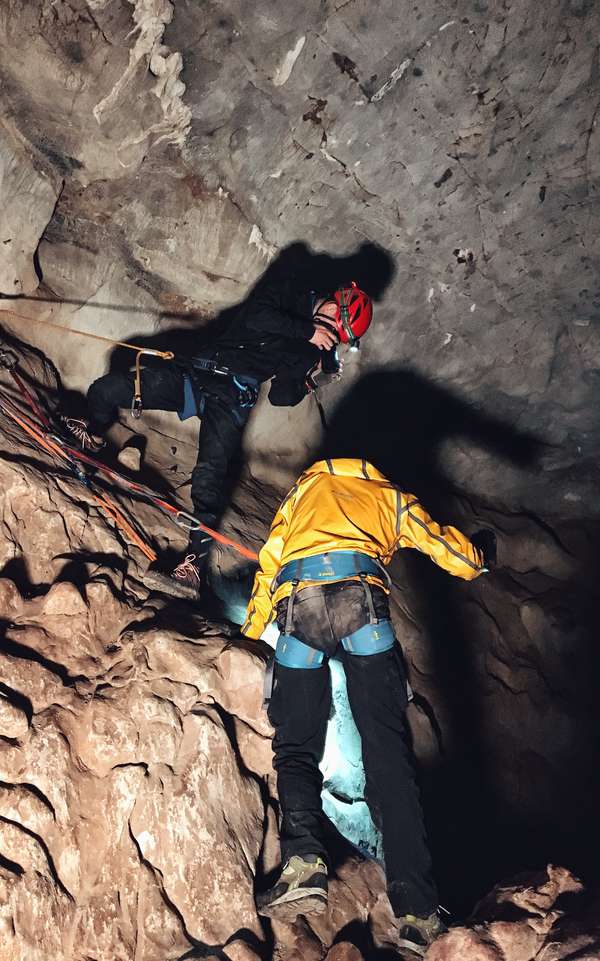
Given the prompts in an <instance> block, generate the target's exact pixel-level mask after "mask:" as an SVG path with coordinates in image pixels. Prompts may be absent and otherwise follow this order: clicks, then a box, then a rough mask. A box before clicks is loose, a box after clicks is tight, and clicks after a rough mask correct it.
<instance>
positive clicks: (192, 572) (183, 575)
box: [173, 554, 200, 582]
mask: <svg viewBox="0 0 600 961" xmlns="http://www.w3.org/2000/svg"><path fill="white" fill-rule="evenodd" d="M195 560H196V555H195V554H187V555H186V556H185V557H184V559H183V560H182V561H181V563H179V564H178V565H177V567H176V568H175V570H174V571H173V577H177V578H178V579H179V580H180V581H187V580H194V581H198V582H199V581H200V572H199V570H198V568H197V567H196V565H195V564H194V561H195Z"/></svg>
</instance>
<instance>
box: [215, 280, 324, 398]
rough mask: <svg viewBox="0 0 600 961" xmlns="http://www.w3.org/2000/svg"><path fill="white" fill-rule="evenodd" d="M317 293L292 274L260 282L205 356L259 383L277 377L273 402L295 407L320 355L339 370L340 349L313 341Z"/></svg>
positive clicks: (271, 393)
mask: <svg viewBox="0 0 600 961" xmlns="http://www.w3.org/2000/svg"><path fill="white" fill-rule="evenodd" d="M314 296H315V294H314V291H311V290H308V289H306V287H305V286H304V285H303V284H302V283H301V282H300V281H299V280H297V279H296V278H294V277H293V276H292V277H289V278H287V279H281V278H279V279H278V281H273V280H271V281H264V282H263V283H259V285H258V286H257V287H256V288H255V290H254V291H253V292H252V294H251V295H250V296H249V298H248V300H247V301H246V302H245V303H244V304H243V305H242V306H241V307H240V308H239V309H238V311H237V313H236V314H235V316H234V317H233V319H232V320H231V322H230V324H229V326H228V328H227V329H226V330H225V331H224V332H223V333H222V334H220V335H219V337H218V338H217V339H216V340H214V341H213V342H212V344H211V345H210V350H209V352H208V353H207V352H204V353H205V355H206V356H210V357H212V358H213V359H215V360H216V361H217V362H218V363H221V364H223V365H225V366H226V367H229V368H230V370H232V371H234V372H235V373H236V374H241V375H244V374H246V375H248V376H250V377H255V378H256V379H257V380H259V381H260V382H263V381H265V380H270V379H271V378H273V382H272V384H271V389H270V390H269V400H270V402H271V403H272V404H274V405H275V406H277V407H288V406H289V407H293V406H295V405H296V404H298V403H300V401H301V400H302V398H303V397H305V396H306V393H307V388H306V378H307V375H308V373H309V372H310V371H311V369H312V368H313V367H314V366H315V364H316V363H317V362H318V361H319V360H320V359H321V360H322V361H323V368H324V369H329V370H335V369H336V360H335V351H326V352H325V351H323V352H322V351H320V350H319V349H318V347H315V346H314V344H310V343H309V340H310V338H311V337H312V336H313V333H314V329H315V328H314V321H313V319H312V314H313V301H314ZM326 355H327V356H326Z"/></svg>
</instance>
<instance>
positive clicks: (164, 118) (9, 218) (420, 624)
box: [0, 0, 600, 899]
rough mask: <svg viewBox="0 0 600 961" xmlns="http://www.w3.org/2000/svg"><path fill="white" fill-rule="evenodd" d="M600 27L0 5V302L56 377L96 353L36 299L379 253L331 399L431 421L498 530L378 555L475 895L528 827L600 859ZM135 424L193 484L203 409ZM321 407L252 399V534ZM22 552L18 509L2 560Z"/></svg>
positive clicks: (441, 472)
mask: <svg viewBox="0 0 600 961" xmlns="http://www.w3.org/2000/svg"><path fill="white" fill-rule="evenodd" d="M599 26H600V15H599V12H598V10H597V8H596V5H595V4H593V3H592V2H588V0H549V2H547V3H545V4H543V5H539V4H538V5H533V4H531V3H529V2H525V0H514V2H508V0H505V2H488V0H473V2H467V0H456V2H454V0H444V2H442V3H440V2H439V0H438V2H434V0H424V2H420V3H418V4H416V3H404V2H402V3H399V2H397V0H396V2H391V0H386V2H381V3H378V4H375V5H373V4H367V3H366V2H364V0H347V2H343V0H338V2H325V3H322V2H317V0H311V2H300V0H290V2H288V3H286V4H275V3H266V2H256V3H253V4H252V9H251V11H249V10H248V7H247V5H242V4H241V3H239V2H238V3H236V2H233V0H232V2H218V3H217V2H205V3H203V4H199V3H196V2H192V0H177V2H176V3H170V2H168V0H88V2H85V0H69V2H67V0H55V2H53V3H50V2H47V0H30V2H28V3H25V4H23V3H20V2H16V0H5V2H4V3H3V4H2V7H1V9H0V102H1V105H2V110H1V113H0V163H1V168H0V169H1V180H0V199H1V201H2V208H1V209H2V218H1V229H2V230H1V236H0V292H1V294H2V301H1V302H0V311H4V312H5V313H0V322H1V323H2V325H3V326H6V327H7V329H10V330H11V331H13V332H14V333H15V334H16V335H18V336H20V337H22V338H24V339H26V340H28V341H30V342H31V343H33V344H35V345H37V346H38V347H39V348H41V349H42V350H43V351H44V352H45V354H46V355H47V356H48V357H49V358H51V359H52V360H53V361H54V363H55V364H56V365H57V367H58V369H59V370H60V374H61V377H62V379H63V383H64V385H65V387H67V388H69V389H71V390H73V391H82V390H84V389H85V387H86V386H87V384H88V383H89V382H90V381H91V380H92V379H93V378H94V377H96V376H98V375H99V374H101V373H102V371H103V370H104V369H105V368H106V365H107V363H108V360H109V351H108V350H107V349H106V348H105V347H104V346H103V345H102V344H99V343H97V342H93V341H88V340H82V339H80V338H78V337H77V336H75V335H72V336H69V337H65V336H62V335H60V334H59V333H58V332H56V331H55V330H53V329H50V328H44V327H42V326H36V325H35V324H34V323H33V322H32V321H33V320H35V319H46V320H51V321H52V322H55V323H58V324H60V325H62V326H65V327H72V328H78V329H84V330H88V331H92V332H95V333H98V334H101V335H103V336H107V337H113V338H118V339H121V340H123V339H127V338H132V337H134V335H138V334H139V335H143V336H153V335H157V334H159V333H164V332H168V331H169V330H171V329H172V328H175V327H179V326H185V325H188V326H190V327H193V326H194V325H198V326H201V327H204V326H205V325H206V324H208V323H210V322H211V320H212V318H213V317H214V316H215V314H218V312H219V311H221V310H223V309H224V308H227V307H229V306H231V305H232V304H235V303H237V302H239V301H241V300H242V299H243V298H244V297H245V296H246V294H247V293H248V291H249V290H250V289H251V287H252V285H253V283H254V282H255V281H256V279H257V278H258V277H259V276H260V275H261V274H262V272H263V271H264V270H265V269H267V268H268V266H269V265H272V264H273V263H275V262H276V261H277V259H278V257H279V256H280V255H281V254H282V252H283V251H284V250H285V249H286V248H287V247H288V246H289V245H290V244H293V243H298V242H299V243H302V244H306V245H307V246H308V247H309V248H310V250H311V251H317V252H318V251H321V252H326V253H327V254H328V255H330V256H332V257H337V258H343V257H346V256H349V255H351V254H353V252H355V251H356V249H357V248H358V247H359V245H360V244H362V243H365V242H372V243H376V244H379V245H380V246H381V247H382V248H383V249H384V250H386V251H387V252H388V253H389V254H390V256H391V257H392V258H393V261H394V265H395V274H394V277H393V279H392V282H391V283H390V285H389V286H388V287H387V289H386V290H385V291H384V292H383V293H382V296H381V297H380V299H379V301H378V302H377V304H376V314H375V321H374V325H373V327H372V330H371V331H370V332H369V336H368V337H367V338H365V341H364V345H363V348H362V349H361V352H360V354H359V355H358V356H353V357H352V358H349V359H348V360H347V364H346V370H345V375H344V378H343V380H342V381H341V383H339V384H338V385H334V386H332V387H330V388H328V389H327V390H326V391H325V392H324V394H323V400H324V403H325V407H326V410H327V414H328V416H331V417H333V418H334V419H335V416H336V410H338V411H340V410H341V411H343V410H344V404H346V403H350V402H351V401H352V398H354V401H355V402H356V403H359V404H361V405H362V407H363V408H365V407H366V409H367V411H368V413H369V416H372V422H373V424H376V425H377V430H378V432H379V434H380V435H381V437H382V438H384V440H385V438H386V437H388V438H389V441H388V443H389V445H390V447H391V448H393V449H394V450H396V447H397V453H398V457H401V458H404V460H405V461H408V462H410V460H411V458H413V457H414V456H415V451H416V450H418V451H419V454H420V456H422V458H423V464H425V465H426V466H427V467H428V469H429V468H430V469H431V477H430V481H431V480H433V481H434V482H435V483H434V484H433V486H434V487H435V486H437V487H438V489H439V491H440V492H441V496H440V497H439V498H438V501H437V502H436V501H435V499H434V505H435V506H436V508H437V509H438V514H439V516H440V517H444V518H446V519H450V520H454V521H455V522H458V523H461V524H463V525H464V526H465V528H466V529H467V530H473V529H474V528H475V527H476V526H480V525H481V524H488V525H491V526H493V527H495V529H496V530H497V531H498V532H499V535H500V549H501V563H502V570H501V571H500V572H499V573H498V575H497V576H495V577H494V578H490V579H489V580H488V581H486V582H485V583H483V584H477V585H473V586H469V585H467V586H463V585H455V584H452V585H450V587H448V585H447V584H444V582H443V581H442V580H441V579H440V578H439V577H437V576H436V574H435V572H433V573H431V572H429V571H428V570H427V569H426V568H425V567H424V566H423V565H419V563H418V559H417V560H416V561H414V560H413V559H412V558H401V559H399V560H398V561H396V562H395V564H394V567H393V568H392V576H393V579H394V585H395V590H394V617H395V622H396V625H397V627H398V628H399V631H400V634H401V637H402V639H403V643H404V647H405V651H406V655H407V660H408V662H409V667H410V669H411V677H412V680H413V681H414V686H415V689H416V691H417V693H418V694H420V696H421V701H420V706H419V705H417V706H415V709H414V711H413V720H412V723H413V729H414V733H415V743H416V746H417V749H418V753H419V755H420V757H421V760H422V762H423V768H424V777H425V783H424V789H425V796H426V801H427V804H428V809H429V810H430V812H431V818H432V827H433V834H432V837H433V841H434V845H435V847H436V851H437V852H438V855H439V862H440V863H441V864H442V874H444V872H446V875H445V882H444V883H447V884H450V882H451V878H452V866H453V864H455V863H456V858H457V857H462V855H463V853H464V849H465V838H468V843H467V844H466V847H467V848H468V852H469V853H468V856H467V857H465V874H468V873H469V871H470V870H471V869H472V878H474V879H475V880H473V883H471V882H470V881H469V878H465V879H463V880H464V885H463V889H462V890H463V892H465V891H466V892H467V894H464V897H465V898H466V899H468V896H470V894H469V892H471V891H472V890H477V891H478V890H479V889H480V888H481V885H482V883H483V879H482V874H481V871H482V870H483V869H484V868H485V870H488V871H489V872H490V875H493V876H490V878H487V879H486V880H489V881H490V882H491V881H493V880H496V877H497V874H495V873H494V872H497V871H500V870H502V869H503V868H504V866H507V867H510V868H511V869H512V868H513V867H515V866H516V865H517V861H518V857H517V855H516V852H518V851H519V850H521V851H522V852H523V858H525V859H527V858H529V859H530V860H531V861H532V862H533V861H535V863H539V859H540V858H541V857H542V856H543V852H546V853H548V852H549V851H550V849H551V848H552V850H553V851H555V853H556V857H557V858H559V859H563V860H565V861H569V859H571V860H572V861H573V863H575V864H576V866H577V867H579V866H583V867H587V868H589V869H591V868H592V866H591V864H590V862H591V860H592V859H591V858H590V856H589V850H590V845H589V839H590V837H591V836H592V835H593V833H594V823H595V814H594V811H595V808H596V806H597V800H598V797H599V796H600V791H599V788H598V784H597V778H596V776H595V775H594V773H593V772H591V771H590V762H589V758H590V756H591V755H592V753H593V751H594V745H595V743H596V730H597V723H598V716H597V704H596V702H597V698H596V693H595V684H594V677H595V672H596V670H597V667H598V662H597V654H596V653H595V651H596V648H595V643H594V641H595V614H594V610H595V608H594V603H595V602H594V596H595V593H596V577H597V575H596V572H597V569H598V551H597V547H596V544H597V533H598V523H597V518H598V508H597V504H598V498H597V496H596V490H597V484H598V468H597V461H598V452H599V447H600V433H599V431H598V410H599V400H600V397H599V394H600V388H599V380H598V368H599V350H600V348H599V341H598V308H599V306H600V297H599V291H598V284H597V276H598V260H599V251H598V244H597V237H598V227H599V218H600V213H599V208H598V202H597V194H598V178H599V173H600V169H599V159H598V147H599V139H598V138H599V133H598V124H597V114H598V106H599V104H600V88H599V84H598V64H599V59H598V45H597V42H596V38H597V36H598V28H599ZM15 295H17V296H16V297H15ZM8 311H12V312H13V314H14V313H18V314H19V318H15V317H14V316H13V317H12V319H11V316H10V314H9V313H7V312H8ZM376 373H377V378H378V379H377V381H376V383H377V384H379V385H381V384H384V383H385V384H386V385H391V386H390V389H389V391H388V388H387V387H386V390H385V391H384V392H383V393H382V395H381V396H382V397H383V400H384V401H385V403H383V404H381V403H379V402H378V397H379V395H378V393H377V391H378V390H379V387H377V388H376V389H375V390H374V391H372V390H370V389H369V390H366V387H365V385H366V386H367V387H369V385H370V384H371V385H372V383H373V381H372V380H369V378H372V377H373V376H374V375H375V374H376ZM464 402H466V403H468V404H469V405H472V406H473V408H474V409H475V410H476V411H477V412H478V414H479V415H481V423H482V424H483V427H482V428H481V429H480V430H479V431H472V432H469V431H466V432H465V431H464V430H463V429H462V427H461V418H462V417H463V416H464V417H467V413H466V408H465V407H463V406H461V405H462V404H463V403H464ZM371 404H372V407H371V406H370V405H371ZM453 405H454V406H453ZM449 410H451V411H453V412H454V413H453V415H452V416H450V415H448V416H447V411H449ZM424 411H425V414H426V416H421V415H422V413H423V412H424ZM417 414H418V416H417V417H415V415H417ZM415 419H416V421H417V424H418V429H416V428H415V427H414V423H415ZM491 419H495V424H494V425H493V426H490V424H491ZM124 422H125V423H126V424H129V426H131V422H130V421H127V419H126V418H124ZM411 422H412V424H413V427H412V428H411V426H410V425H411ZM143 424H144V429H145V430H146V429H148V428H150V427H153V426H158V427H159V429H160V434H157V435H153V437H152V438H151V441H150V445H149V459H150V461H151V462H152V464H153V465H154V466H157V467H158V468H160V469H162V468H164V467H165V466H166V465H168V464H170V462H171V461H170V455H169V448H170V447H171V446H172V445H173V444H175V445H177V447H178V449H179V464H178V473H177V479H178V480H180V481H181V482H183V480H184V479H185V477H186V472H187V473H189V469H190V468H191V464H192V463H193V459H194V457H193V448H194V443H195V433H196V431H197V425H194V424H191V425H187V426H182V425H179V424H178V423H177V421H176V419H175V418H174V417H162V418H155V417H153V416H149V417H148V418H147V419H146V420H145V421H144V422H143ZM499 425H504V427H505V429H506V432H507V434H506V436H507V437H508V438H509V439H508V441H506V440H505V439H504V440H502V441H498V442H497V443H496V442H494V436H495V435H494V431H495V432H496V434H497V433H498V427H499ZM320 430H321V429H320V421H319V418H318V414H317V411H316V408H315V406H314V404H313V402H312V400H311V399H310V398H309V399H307V400H305V401H304V402H303V403H302V404H301V405H300V406H299V407H298V408H296V409H293V410H285V409H274V408H272V407H270V406H269V405H268V403H267V402H266V400H262V401H261V403H260V404H259V406H258V408H257V410H256V411H255V413H254V415H253V417H252V420H251V422H250V426H249V428H248V430H247V433H246V437H245V451H246V461H247V467H248V468H249V470H250V472H251V473H250V475H249V476H246V478H245V479H244V482H243V484H242V485H241V487H240V488H239V489H238V491H237V492H236V495H235V498H234V505H233V508H232V511H231V512H230V515H229V517H228V518H227V519H226V524H230V525H233V527H234V529H235V530H237V531H238V532H240V531H241V532H242V533H245V534H247V535H248V536H250V537H251V538H254V540H255V542H256V543H258V542H259V541H260V538H261V537H262V536H264V533H265V530H266V527H267V525H268V522H269V519H270V513H271V511H272V509H273V506H274V504H275V503H276V500H277V496H278V495H279V494H280V493H281V491H282V490H283V489H284V487H285V485H286V484H287V483H288V482H289V481H290V479H291V478H292V477H293V475H294V474H295V472H296V471H297V469H298V468H299V467H300V466H301V465H303V464H304V463H305V462H306V461H307V460H308V459H309V458H310V457H311V456H312V455H313V452H314V450H315V449H316V447H317V445H318V443H319V442H320V439H321V438H320ZM407 430H408V431H409V433H408V437H409V439H410V442H407V433H406V431H407ZM411 430H412V432H411ZM532 435H535V438H536V439H537V441H536V443H534V441H533V439H532ZM527 438H531V451H530V455H529V456H528V457H524V456H523V451H524V445H525V447H526V446H527V440H526V439H527ZM426 448H429V450H428V451H427V450H425V449H426ZM457 492H458V494H457ZM182 494H183V496H185V489H183V490H182ZM440 512H441V513H440ZM150 524H152V521H150ZM154 534H155V536H156V538H157V544H158V545H159V546H161V547H162V546H165V545H167V544H168V543H170V541H169V537H168V536H167V535H165V534H164V533H163V532H162V531H159V530H155V531H154ZM24 550H25V549H24V547H23V541H22V540H19V538H11V537H7V538H6V543H5V548H4V555H3V556H4V559H5V563H10V561H11V559H14V558H15V557H19V556H21V555H23V553H24ZM27 551H28V552H29V551H31V553H32V554H33V553H34V551H33V547H31V549H30V548H29V547H28V548H27ZM27 563H28V564H29V565H30V567H31V572H32V578H33V582H34V583H35V582H40V581H44V580H45V579H49V580H51V576H53V574H52V571H51V570H47V571H46V572H45V573H44V574H43V575H42V573H41V572H37V573H36V563H38V561H37V559H36V558H34V557H29V556H28V557H27ZM219 564H220V565H221V564H222V566H223V568H224V569H228V561H227V558H226V557H220V558H219ZM234 566H235V564H234ZM411 710H412V709H411ZM194 723H195V722H194ZM457 770H458V771H459V772H460V775H461V776H460V777H458V778H457V777H456V776H455V772H456V771H457ZM440 798H442V801H440ZM446 799H447V803H446ZM494 820H495V823H499V824H500V825H501V829H500V830H498V831H496V832H491V833H490V824H491V823H492V822H494ZM482 832H488V833H486V834H485V836H486V837H488V838H490V837H492V838H494V839H495V840H493V843H492V842H489V841H488V843H489V844H490V847H491V848H492V849H493V850H485V849H482V846H481V844H480V840H479V839H480V837H481V836H482ZM449 836H450V840H449V839H448V838H449ZM461 884H462V881H461Z"/></svg>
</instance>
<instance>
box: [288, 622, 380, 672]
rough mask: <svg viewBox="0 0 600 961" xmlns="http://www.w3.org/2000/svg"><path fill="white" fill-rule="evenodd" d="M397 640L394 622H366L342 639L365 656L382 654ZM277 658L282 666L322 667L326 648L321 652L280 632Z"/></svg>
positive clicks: (346, 647)
mask: <svg viewBox="0 0 600 961" xmlns="http://www.w3.org/2000/svg"><path fill="white" fill-rule="evenodd" d="M395 643H396V635H395V634H394V628H393V627H392V622H391V621H380V622H379V623H378V624H365V625H364V626H363V627H360V628H359V629H358V630H357V631H354V633H353V634H350V635H349V636H348V637H343V638H342V647H343V648H344V650H345V651H347V652H348V654H359V655H361V656H363V657H367V656H368V655H369V654H383V652H384V651H389V650H390V649H391V648H392V647H393V646H394V644H395ZM275 660H276V661H277V663H278V664H281V665H283V667H295V668H299V669H301V670H307V669H308V670H310V669H313V668H316V667H321V665H322V664H323V661H324V660H325V655H324V653H323V651H318V650H317V649H316V648H314V647H311V646H310V645H309V644H305V643H304V641H299V640H298V638H297V637H294V636H293V635H292V634H280V635H279V640H278V641H277V647H276V648H275Z"/></svg>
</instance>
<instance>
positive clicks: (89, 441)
mask: <svg viewBox="0 0 600 961" xmlns="http://www.w3.org/2000/svg"><path fill="white" fill-rule="evenodd" d="M60 422H61V424H62V425H63V427H64V428H66V430H67V431H68V432H69V434H71V436H72V437H74V438H75V440H76V441H77V443H78V444H79V446H80V447H81V449H82V450H83V451H86V450H87V451H91V453H93V454H97V453H98V451H99V450H102V448H103V447H105V446H106V441H105V440H104V438H103V437H99V436H98V435H97V434H92V432H91V431H90V425H89V424H88V422H87V420H84V419H83V418H82V417H65V416H61V418H60Z"/></svg>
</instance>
